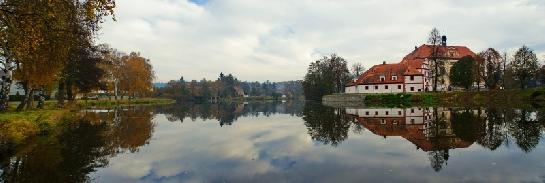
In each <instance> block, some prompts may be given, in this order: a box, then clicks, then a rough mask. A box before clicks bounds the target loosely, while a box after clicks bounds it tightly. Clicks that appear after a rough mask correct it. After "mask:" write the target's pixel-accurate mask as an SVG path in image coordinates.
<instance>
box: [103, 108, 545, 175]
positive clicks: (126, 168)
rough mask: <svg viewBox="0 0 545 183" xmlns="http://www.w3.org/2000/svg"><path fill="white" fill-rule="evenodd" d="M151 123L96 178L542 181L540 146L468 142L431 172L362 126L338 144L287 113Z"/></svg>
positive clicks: (394, 142) (397, 143)
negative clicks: (148, 133)
mask: <svg viewBox="0 0 545 183" xmlns="http://www.w3.org/2000/svg"><path fill="white" fill-rule="evenodd" d="M155 120H156V121H155V122H156V127H155V133H154V134H153V137H152V139H153V140H152V141H151V142H150V144H149V145H147V146H145V147H142V148H141V149H140V151H139V152H136V153H126V154H120V155H117V156H116V157H114V158H112V159H111V160H110V167H107V168H105V169H100V170H99V172H97V174H96V176H95V179H96V181H97V182H220V181H221V182H361V181H362V180H365V181H368V182H374V181H377V182H405V181H409V180H411V181H414V182H440V181H441V182H445V180H446V182H448V180H458V181H477V182H482V181H506V182H515V181H517V180H538V179H539V177H532V175H537V173H539V170H541V168H542V167H539V166H534V165H536V164H539V163H540V162H542V161H541V159H542V158H541V157H540V156H541V154H542V153H543V152H544V151H545V149H544V147H543V146H538V148H536V150H535V151H533V153H529V154H526V155H525V157H524V159H521V152H520V150H518V149H516V148H513V149H509V148H505V147H500V149H499V150H498V151H495V152H493V153H491V152H490V151H488V150H483V149H482V148H481V147H480V146H477V145H473V146H470V147H469V148H467V149H455V150H451V151H450V154H451V158H450V159H449V162H448V166H446V167H444V168H443V170H442V171H441V172H440V173H436V172H434V171H433V170H432V169H431V168H430V166H429V160H428V156H427V154H426V153H424V152H422V151H420V150H417V149H416V148H415V146H414V145H413V144H411V143H409V142H407V141H406V140H405V139H403V138H401V137H388V138H386V139H384V138H383V137H382V136H376V135H374V134H372V133H371V132H369V131H363V132H362V133H361V134H353V133H350V134H349V137H348V138H347V139H346V140H345V141H343V143H342V144H340V145H339V146H337V147H331V146H330V145H322V144H314V143H313V141H312V140H311V139H310V136H309V135H308V134H307V128H306V127H305V126H304V122H303V121H302V120H301V119H300V118H298V117H292V116H290V115H271V117H241V118H239V119H238V120H237V122H236V123H234V124H233V125H232V126H227V127H223V128H222V127H220V126H219V125H218V124H217V121H213V120H209V121H206V122H204V121H201V120H197V121H195V122H186V123H183V124H180V123H170V122H168V121H167V120H166V119H165V116H163V115H159V116H158V117H156V118H155ZM350 132H352V130H350ZM492 162H494V163H496V164H497V165H496V166H494V167H493V168H490V166H491V163H492ZM513 170H517V171H513ZM484 175H486V176H484Z"/></svg>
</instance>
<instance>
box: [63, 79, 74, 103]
mask: <svg viewBox="0 0 545 183" xmlns="http://www.w3.org/2000/svg"><path fill="white" fill-rule="evenodd" d="M65 84H66V97H67V98H68V101H74V93H73V91H72V81H70V80H66V83H65Z"/></svg>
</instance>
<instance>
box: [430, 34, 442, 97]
mask: <svg viewBox="0 0 545 183" xmlns="http://www.w3.org/2000/svg"><path fill="white" fill-rule="evenodd" d="M428 44H430V46H431V49H432V55H431V61H432V62H431V66H432V68H431V74H432V75H433V91H437V84H438V82H439V77H440V76H442V75H443V74H444V72H441V71H442V68H443V66H442V65H443V63H442V62H441V63H439V62H440V61H439V60H438V57H439V47H440V46H441V34H440V33H439V30H437V28H435V27H434V28H433V29H432V30H431V31H430V34H429V36H428Z"/></svg>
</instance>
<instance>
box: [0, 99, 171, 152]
mask: <svg viewBox="0 0 545 183" xmlns="http://www.w3.org/2000/svg"><path fill="white" fill-rule="evenodd" d="M171 103H174V100H170V99H157V98H142V99H133V100H128V99H124V100H88V101H85V100H77V101H76V102H75V103H70V102H67V103H66V104H65V108H58V107H57V106H56V104H57V101H46V102H45V105H44V109H31V110H23V111H20V112H18V111H15V109H16V108H17V105H18V104H19V102H11V103H10V105H9V109H8V111H7V112H2V113H0V140H2V139H5V140H8V141H10V142H13V143H16V144H17V143H20V142H22V141H24V140H25V139H27V138H29V137H31V136H36V135H39V134H45V133H49V132H51V131H52V130H55V129H57V128H58V126H59V125H61V123H60V122H62V121H64V120H63V119H65V118H67V117H69V116H70V114H73V113H72V112H71V111H76V110H79V109H82V108H87V107H95V106H98V107H115V106H131V105H161V104H171ZM35 105H36V103H35Z"/></svg>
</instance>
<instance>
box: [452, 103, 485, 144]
mask: <svg viewBox="0 0 545 183" xmlns="http://www.w3.org/2000/svg"><path fill="white" fill-rule="evenodd" d="M481 112H482V111H481V110H480V109H479V110H477V115H475V114H473V110H469V109H466V110H463V111H462V112H453V113H452V117H451V123H452V129H453V131H454V134H456V136H457V137H458V138H460V139H462V140H465V141H468V142H475V141H477V139H480V137H481V136H484V133H485V132H484V131H485V123H484V119H482V118H480V114H481Z"/></svg>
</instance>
